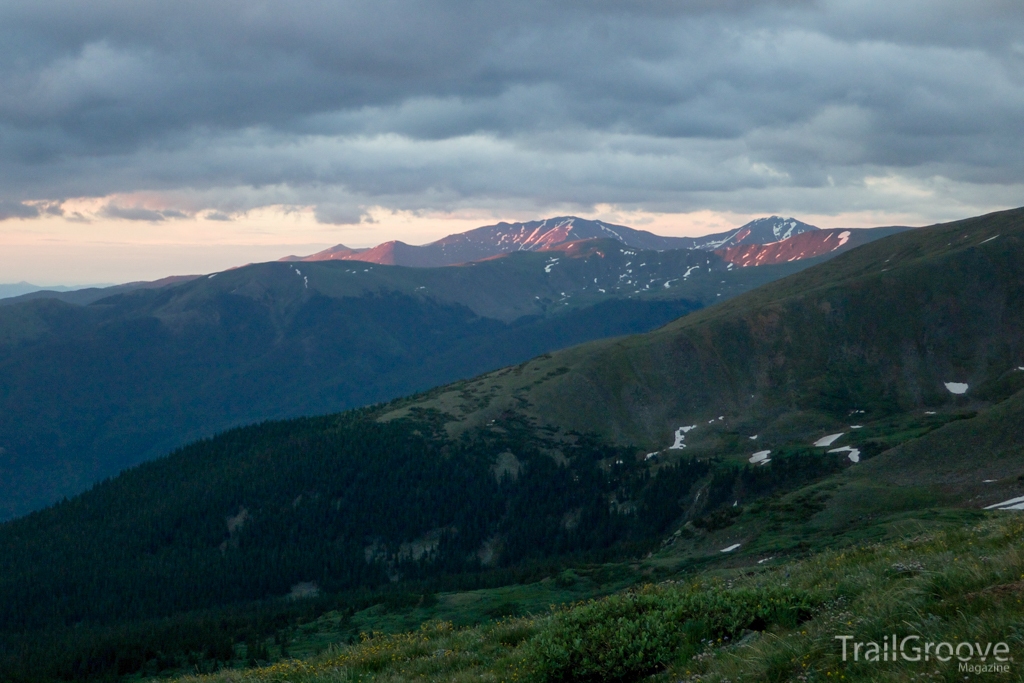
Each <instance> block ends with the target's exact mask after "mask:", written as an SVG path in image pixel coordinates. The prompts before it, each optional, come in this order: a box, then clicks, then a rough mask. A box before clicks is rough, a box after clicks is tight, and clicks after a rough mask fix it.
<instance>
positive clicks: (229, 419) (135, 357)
mask: <svg viewBox="0 0 1024 683" xmlns="http://www.w3.org/2000/svg"><path fill="white" fill-rule="evenodd" d="M899 230H900V229H899V228H876V229H872V230H844V231H834V230H819V229H817V228H815V227H813V226H809V225H807V224H805V223H801V222H799V221H796V220H794V219H782V218H778V217H772V218H766V219H760V220H758V221H754V222H752V223H749V224H747V225H745V226H743V227H741V228H738V229H737V230H733V231H729V232H727V233H722V234H719V235H711V236H707V237H703V238H676V237H661V236H658V235H653V234H652V233H649V232H644V231H640V230H633V229H631V228H626V227H623V226H613V225H609V224H606V223H602V222H599V221H586V220H583V219H578V218H572V217H568V218H558V219H549V220H545V221H534V222H531V223H521V224H507V223H503V224H499V225H496V226H487V227H484V228H478V229H476V230H471V231H469V232H467V233H462V234H458V235H451V236H449V237H446V238H444V239H443V240H439V241H438V242H435V243H433V244H431V245H427V246H425V247H409V246H408V245H402V247H401V248H399V249H398V250H397V251H396V250H395V249H394V248H393V247H395V246H396V245H398V244H400V243H388V244H390V245H391V247H387V245H382V248H383V247H387V248H388V249H390V252H388V253H390V254H392V255H395V254H398V255H399V256H400V255H402V254H411V255H412V256H410V258H409V259H406V263H412V262H415V263H416V264H417V265H419V266H423V265H424V264H425V263H427V261H428V260H429V259H428V258H427V257H429V258H431V259H434V260H435V262H436V261H439V260H440V261H445V260H448V261H458V262H461V263H463V264H464V265H461V266H446V267H416V268H409V267H402V266H394V265H380V264H376V263H368V262H365V261H363V260H362V259H348V258H318V257H308V260H302V261H296V260H292V261H288V262H283V263H282V262H278V263H267V264H257V265H250V266H244V267H240V268H235V269H230V270H227V271H223V272H220V273H214V274H210V275H206V276H198V275H184V276H173V277H168V278H163V279H161V280H157V281H154V282H133V283H128V284H124V285H117V286H114V287H108V288H86V289H81V290H76V291H67V292H59V291H35V292H31V293H28V294H23V295H21V296H18V297H11V298H7V299H3V300H0V449H3V450H0V520H2V519H3V518H5V517H9V516H13V515H17V514H22V513H24V512H27V511H29V510H32V509H34V508H36V507H38V506H40V505H44V504H46V503H49V502H51V501H53V500H55V499H57V498H59V497H60V496H63V495H71V494H74V493H76V492H78V491H80V490H82V489H84V488H86V487H88V486H89V485H90V484H91V483H92V482H94V481H96V480H97V479H100V478H102V477H105V476H110V475H112V474H116V473H117V472H118V471H119V470H120V469H121V468H123V467H126V466H129V465H133V464H136V463H138V462H141V461H143V460H146V459H149V458H153V457H157V456H159V455H161V454H163V453H165V452H167V451H168V450H170V449H171V448H174V447H176V446H178V445H180V444H182V443H185V442H187V441H189V440H191V439H195V438H199V437H201V436H205V435H209V434H213V433H215V432H216V431H218V430H222V429H226V428H228V427H231V426H234V425H239V424H245V423H248V422H255V421H259V420H265V419H269V418H282V417H290V416H297V415H310V414H316V413H324V412H330V411H337V410H343V409H346V408H351V407H355V406H359V405H364V404H367V403H373V402H378V401H382V400H388V399H392V398H395V397H398V396H401V395H403V394H406V393H409V392H412V391H419V390H424V389H429V388H431V387H433V386H436V385H438V384H443V383H446V382H451V381H453V380H456V379H459V378H465V377H469V376H472V375H474V374H477V373H480V372H484V371H487V370H491V369H494V368H498V367H501V366H503V365H508V364H510V363H516V362H521V361H523V360H526V359H528V358H530V357H532V356H535V355H537V354H540V353H545V352H549V351H553V350H555V349H559V348H563V347H565V346H570V345H573V344H578V343H581V342H585V341H589V340H593V339H599V338H602V337H608V336H615V335H621V334H628V333H636V332H643V331H646V330H650V329H652V328H654V327H657V326H660V325H663V324H665V323H667V322H669V321H670V320H672V319H674V318H676V317H679V316H681V315H684V314H686V313H688V312H689V311H691V310H694V309H695V308H698V307H701V306H706V305H709V304H713V303H716V302H718V301H722V300H725V299H728V298H730V297H732V296H735V295H737V294H740V293H743V292H745V291H747V290H749V289H752V288H755V287H758V286H760V285H762V284H765V283H767V282H770V281H772V280H774V279H777V278H779V277H783V276H785V275H789V274H791V273H795V272H797V271H798V270H801V269H802V268H805V267H808V266H810V265H813V264H814V263H817V262H819V261H821V260H823V259H826V258H830V257H831V256H834V255H835V254H838V253H840V252H842V251H844V250H845V249H848V248H850V247H852V246H855V245H857V244H861V243H863V242H866V241H870V240H872V239H877V238H880V237H883V236H885V235H889V234H892V233H893V232H897V231H899ZM762 242H766V243H765V244H762ZM329 251H330V250H329ZM342 252H343V250H342V249H340V248H336V249H335V250H334V251H333V252H331V253H333V254H342ZM372 252H373V250H369V251H366V252H361V253H360V254H356V256H362V257H364V258H369V257H372V256H373V253H372ZM378 253H381V252H380V250H378ZM399 260H401V259H399ZM752 265H756V266H759V267H757V268H748V267H742V266H752ZM626 300H628V303H627V302H626Z"/></svg>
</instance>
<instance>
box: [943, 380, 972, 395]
mask: <svg viewBox="0 0 1024 683" xmlns="http://www.w3.org/2000/svg"><path fill="white" fill-rule="evenodd" d="M946 389H947V390H948V391H949V393H951V394H957V395H960V394H966V393H967V385H966V384H964V383H963V382H946Z"/></svg>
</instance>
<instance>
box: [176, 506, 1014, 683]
mask: <svg viewBox="0 0 1024 683" xmlns="http://www.w3.org/2000/svg"><path fill="white" fill-rule="evenodd" d="M1022 543H1024V517H1022V516H1019V515H1014V514H1007V513H1003V514H1001V515H993V516H991V517H989V518H987V519H985V520H984V521H983V522H981V523H979V524H975V525H970V526H965V527H963V528H960V529H955V530H946V531H924V530H923V528H922V530H921V531H920V533H917V532H912V533H911V534H910V535H908V536H906V537H904V538H902V539H900V540H898V541H893V542H887V543H879V544H873V545H862V546H855V547H849V548H846V549H843V550H836V551H827V552H822V553H819V554H816V555H813V556H811V557H810V558H808V559H806V560H803V561H800V562H793V563H790V564H786V565H782V566H780V567H774V568H771V569H758V568H756V567H754V568H746V569H739V570H735V571H734V572H733V573H732V574H726V575H722V576H716V577H715V578H712V579H696V580H693V581H687V582H679V583H663V584H657V585H648V586H644V587H642V588H638V589H634V590H630V591H625V592H622V593H619V594H616V595H613V596H610V597H607V598H602V599H598V600H591V601H587V602H582V603H576V604H574V605H569V606H566V607H561V608H556V609H555V610H553V611H551V612H548V613H546V614H544V615H541V616H530V617H520V618H510V619H503V620H500V621H497V622H494V623H491V624H487V625H484V626H477V627H472V628H456V627H454V626H452V624H451V623H450V622H437V621H435V622H430V623H428V624H425V625H423V626H422V627H421V628H419V629H418V630H415V631H411V632H408V633H404V634H398V635H385V634H364V635H363V637H362V639H361V642H359V643H357V644H354V645H347V646H333V647H332V648H331V649H329V650H328V651H327V652H325V653H323V654H322V655H320V656H318V657H316V658H313V659H310V660H307V661H295V660H292V661H287V662H281V663H278V664H275V665H273V666H269V667H265V668H257V669H248V670H242V671H224V672H221V673H218V674H214V675H210V676H203V677H185V678H180V679H177V683H264V682H266V683H270V682H274V683H277V682H282V683H283V682H286V681H287V682H294V683H328V682H335V681H381V682H386V681H409V680H416V681H495V682H498V681H509V682H511V681H606V680H608V681H610V680H622V681H628V680H640V679H643V678H644V677H653V678H652V680H656V681H662V680H664V681H680V680H682V681H692V682H694V683H695V682H696V681H708V682H717V683H727V682H728V683H732V682H736V681H836V680H840V681H906V680H948V681H952V680H958V681H959V680H963V679H964V676H965V674H964V673H962V672H960V671H959V669H958V662H957V660H956V659H955V658H954V659H952V660H951V661H949V662H938V661H935V660H934V659H933V660H931V661H928V662H924V661H922V662H907V661H900V662H864V661H858V662H853V661H846V662H844V661H843V660H842V656H841V655H842V650H841V645H840V642H839V641H837V640H836V636H840V635H851V636H854V639H855V640H856V641H862V642H867V641H875V642H878V643H882V642H883V641H884V640H885V638H886V637H887V636H888V637H891V634H896V635H897V636H898V637H899V638H900V639H902V638H903V637H905V636H910V635H917V636H920V637H921V640H922V641H933V642H942V641H947V642H951V643H954V644H956V643H959V642H972V643H973V642H979V643H986V642H993V643H995V642H1006V643H1007V644H1008V646H1009V650H1010V654H1011V655H1012V656H1013V657H1014V659H1015V660H1016V661H1015V662H1013V661H1011V662H1009V665H1010V667H1011V669H1010V672H1009V673H1008V674H1001V675H999V674H984V675H981V676H978V678H979V679H984V678H991V679H993V680H1021V679H1022V676H1021V674H1022V672H1024V669H1022V670H1018V669H1017V667H1018V665H1019V663H1020V662H1024V659H1022V657H1024V604H1022V600H1024V545H1022ZM977 661H978V660H975V662H977ZM989 661H991V658H990V659H989Z"/></svg>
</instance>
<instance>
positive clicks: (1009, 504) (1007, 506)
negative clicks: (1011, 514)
mask: <svg viewBox="0 0 1024 683" xmlns="http://www.w3.org/2000/svg"><path fill="white" fill-rule="evenodd" d="M985 509H986V510H1024V496H1021V497H1019V498H1011V499H1010V500H1004V501H1003V502H1002V503H996V504H995V505H986V506H985Z"/></svg>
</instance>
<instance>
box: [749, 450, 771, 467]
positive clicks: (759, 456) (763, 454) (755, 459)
mask: <svg viewBox="0 0 1024 683" xmlns="http://www.w3.org/2000/svg"><path fill="white" fill-rule="evenodd" d="M769 455H771V451H758V452H757V453H754V454H753V455H752V456H750V464H751V465H753V464H756V463H759V462H761V461H762V460H766V459H767V458H768V456H769Z"/></svg>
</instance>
